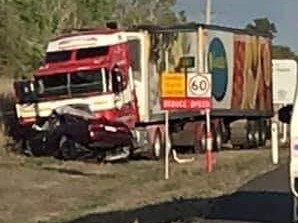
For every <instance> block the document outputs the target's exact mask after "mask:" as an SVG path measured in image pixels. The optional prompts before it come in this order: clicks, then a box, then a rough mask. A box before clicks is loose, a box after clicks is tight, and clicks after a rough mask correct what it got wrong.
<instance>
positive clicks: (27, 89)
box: [13, 80, 37, 103]
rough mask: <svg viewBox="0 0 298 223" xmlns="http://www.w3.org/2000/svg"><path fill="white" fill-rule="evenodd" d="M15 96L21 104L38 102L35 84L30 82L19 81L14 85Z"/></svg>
mask: <svg viewBox="0 0 298 223" xmlns="http://www.w3.org/2000/svg"><path fill="white" fill-rule="evenodd" d="M13 88H14V91H15V96H16V97H17V100H18V102H20V103H32V102H35V101H37V95H36V93H35V89H34V83H33V81H30V80H17V81H14V83H13Z"/></svg>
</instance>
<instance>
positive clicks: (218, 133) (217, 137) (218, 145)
mask: <svg viewBox="0 0 298 223" xmlns="http://www.w3.org/2000/svg"><path fill="white" fill-rule="evenodd" d="M212 134H213V135H212V138H213V148H212V149H213V150H214V151H216V152H218V151H221V149H222V130H221V126H220V125H215V126H214V128H213V132H212Z"/></svg>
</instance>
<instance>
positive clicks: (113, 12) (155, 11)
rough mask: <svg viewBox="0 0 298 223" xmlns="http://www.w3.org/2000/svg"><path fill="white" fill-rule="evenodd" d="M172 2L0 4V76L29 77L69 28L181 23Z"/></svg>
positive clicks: (13, 0) (18, 0) (4, 0)
mask: <svg viewBox="0 0 298 223" xmlns="http://www.w3.org/2000/svg"><path fill="white" fill-rule="evenodd" d="M175 3H176V0H63V1H62V0H0V49H1V50H0V75H8V76H11V77H13V76H20V75H24V74H30V73H32V71H33V70H34V69H35V68H36V67H37V66H38V64H39V61H40V59H41V57H42V55H43V54H44V50H45V45H46V43H47V42H48V41H49V39H50V38H52V37H53V36H54V35H56V34H59V33H61V32H64V31H66V30H70V29H73V28H91V27H100V26H103V25H104V23H105V22H108V21H117V22H119V23H120V24H121V25H125V26H131V25H132V24H140V23H143V24H144V23H147V24H148V23H149V24H161V25H163V24H170V23H175V22H181V21H183V20H185V15H184V12H180V13H176V12H174V11H173V9H172V6H174V5H175Z"/></svg>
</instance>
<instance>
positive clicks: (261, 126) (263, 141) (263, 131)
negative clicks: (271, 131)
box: [259, 119, 267, 147]
mask: <svg viewBox="0 0 298 223" xmlns="http://www.w3.org/2000/svg"><path fill="white" fill-rule="evenodd" d="M259 129H260V131H259V137H260V143H259V145H260V146H261V147H263V146H265V145H266V135H267V128H266V121H265V120H263V119H261V120H260V124H259Z"/></svg>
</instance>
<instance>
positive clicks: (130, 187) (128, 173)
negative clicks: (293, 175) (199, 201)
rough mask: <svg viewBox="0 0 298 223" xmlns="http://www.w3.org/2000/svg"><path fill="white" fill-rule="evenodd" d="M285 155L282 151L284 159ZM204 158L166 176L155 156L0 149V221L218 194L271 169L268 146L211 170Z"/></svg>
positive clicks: (226, 156)
mask: <svg viewBox="0 0 298 223" xmlns="http://www.w3.org/2000/svg"><path fill="white" fill-rule="evenodd" d="M286 156H287V155H286V152H285V151H284V150H283V151H282V157H283V160H286ZM203 159H204V157H203V156H202V155H200V156H199V157H197V159H196V161H195V162H193V163H189V164H183V165H178V164H176V163H173V162H172V163H171V166H170V175H171V178H170V179H169V180H168V181H165V180H164V179H163V165H162V162H158V161H146V160H136V161H130V162H128V163H119V164H90V163H89V164H88V163H81V162H60V161H57V160H54V159H52V158H27V157H23V156H16V155H15V154H12V153H9V152H7V151H4V150H2V151H1V155H0V176H1V178H2V179H5V180H1V181H0V196H1V203H0V222H7V223H10V222H13V223H18V222H22V223H23V222H24V223H26V222H28V223H29V222H30V223H31V222H38V221H43V222H44V221H48V220H51V221H58V222H60V221H61V219H64V220H65V219H73V218H75V217H78V216H82V215H84V214H86V213H92V212H107V211H116V210H128V209H134V208H137V207H142V206H144V205H148V204H155V203H161V202H165V201H171V200H173V199H179V198H181V197H183V198H185V199H187V198H207V197H216V196H219V195H222V194H225V193H230V192H232V191H234V190H236V189H237V188H238V187H239V186H241V185H243V184H244V183H246V182H247V181H249V180H250V179H252V178H254V177H256V176H257V175H260V174H262V173H265V172H267V171H269V170H272V169H273V168H274V166H273V165H271V164H270V153H269V150H251V151H225V152H222V153H219V154H217V155H216V165H215V168H214V171H213V172H212V173H210V174H208V173H206V171H205V169H204V161H203ZM62 216H63V217H62ZM58 219H60V221H59V220H58Z"/></svg>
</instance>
